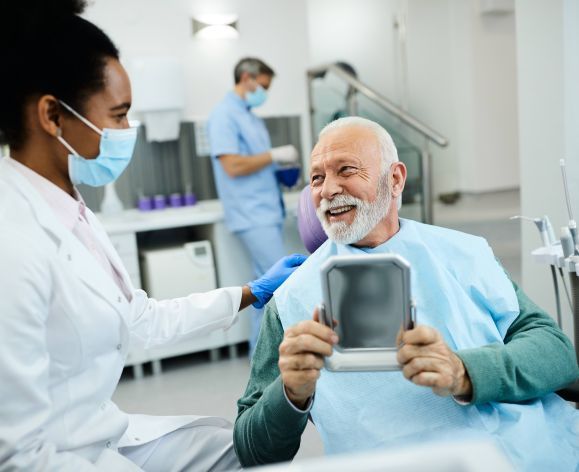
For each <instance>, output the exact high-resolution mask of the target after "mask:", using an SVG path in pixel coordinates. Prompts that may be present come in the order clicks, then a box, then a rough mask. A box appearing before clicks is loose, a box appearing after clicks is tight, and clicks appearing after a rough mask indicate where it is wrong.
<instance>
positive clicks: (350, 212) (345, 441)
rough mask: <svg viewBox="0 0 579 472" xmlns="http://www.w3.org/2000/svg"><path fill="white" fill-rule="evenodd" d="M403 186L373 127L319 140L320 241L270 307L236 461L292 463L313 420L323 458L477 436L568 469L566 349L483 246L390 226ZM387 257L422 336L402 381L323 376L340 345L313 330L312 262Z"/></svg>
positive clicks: (316, 282)
mask: <svg viewBox="0 0 579 472" xmlns="http://www.w3.org/2000/svg"><path fill="white" fill-rule="evenodd" d="M405 178H406V169H405V167H404V164H402V163H400V162H398V157H397V152H396V148H395V147H394V144H393V143H392V140H391V138H390V136H389V135H388V133H387V132H386V131H385V130H384V129H383V128H381V127H380V126H378V125H377V124H375V123H373V122H371V121H368V120H364V119H361V118H343V119H340V120H337V121H335V122H333V123H331V124H330V125H328V126H327V127H326V128H325V129H324V130H323V131H322V132H321V133H320V139H319V142H318V144H317V145H316V147H315V149H314V151H313V153H312V159H311V179H310V185H311V188H312V197H313V200H314V204H315V206H316V208H317V209H318V217H319V218H320V220H321V222H322V224H323V226H324V229H325V231H326V232H327V234H328V236H329V241H327V242H326V243H324V244H323V245H322V246H321V247H320V248H319V249H318V250H317V251H316V252H315V253H314V254H313V255H312V256H310V258H309V259H308V260H307V261H306V263H304V265H302V267H301V268H300V269H298V270H297V271H296V272H295V273H294V274H293V276H292V277H291V278H290V279H288V281H287V282H286V284H285V285H284V286H282V287H281V288H280V289H279V290H278V291H277V292H276V294H275V303H274V302H273V300H272V302H271V303H270V305H268V307H267V309H266V313H265V316H264V321H263V325H262V328H261V334H260V337H259V341H258V344H257V348H256V352H255V356H254V358H253V363H252V370H251V377H250V379H249V383H248V386H247V389H246V392H245V394H244V396H243V397H242V398H241V399H240V400H239V402H238V406H239V414H238V417H237V420H236V423H235V433H234V443H235V449H236V452H237V454H238V457H239V458H240V461H241V463H242V464H243V465H244V466H249V465H256V464H263V463H268V462H276V461H283V460H290V459H292V458H293V456H294V455H295V454H296V452H297V450H298V448H299V444H300V437H301V434H302V432H303V430H304V428H305V426H306V422H307V418H308V417H311V419H312V420H313V422H314V424H315V425H316V428H317V429H318V431H319V432H320V435H321V437H322V440H323V442H324V448H325V450H326V452H327V453H340V452H354V451H360V450H364V449H375V448H381V447H386V446H393V445H397V444H401V443H407V442H410V441H415V440H419V439H428V438H455V439H456V438H459V437H462V436H464V435H465V434H469V433H475V434H478V435H480V434H482V435H485V436H486V435H490V436H491V437H492V438H494V439H495V440H496V442H497V443H498V444H500V445H501V446H502V448H503V449H504V450H505V452H506V453H507V454H508V455H509V457H510V458H511V460H512V461H513V463H514V464H515V465H516V466H517V467H518V468H522V469H525V470H558V471H562V470H569V471H571V470H573V471H574V470H575V468H576V466H577V464H578V463H579V425H578V424H577V423H578V419H579V418H578V414H577V412H576V411H575V410H574V409H573V408H571V407H570V406H569V405H568V404H567V403H566V402H564V401H563V400H562V399H561V398H560V397H558V396H557V395H555V394H554V393H552V392H553V391H554V390H556V389H557V388H560V387H562V386H563V385H565V384H567V383H569V382H571V381H573V380H574V379H575V378H576V377H577V375H578V370H577V364H576V360H575V354H574V351H573V348H572V345H571V343H570V342H569V340H568V339H567V338H566V337H565V336H564V335H563V333H562V332H561V331H560V330H559V329H558V328H557V326H556V325H555V324H554V323H553V321H552V320H551V319H550V317H549V316H548V315H547V314H546V313H544V312H543V311H542V310H541V309H540V308H539V307H537V306H536V305H535V304H533V302H531V300H529V299H528V298H527V296H526V295H525V294H524V293H523V292H522V291H521V290H520V289H519V288H518V287H517V286H516V285H515V284H514V283H512V282H511V281H510V280H509V279H508V277H507V275H506V274H505V272H504V270H502V268H501V266H500V265H499V264H498V263H497V262H496V260H495V258H494V256H493V254H492V251H491V250H490V248H489V246H488V244H487V243H486V241H484V240H483V239H481V238H477V237H474V236H470V235H466V234H463V233H458V232H456V231H451V230H447V229H443V228H438V227H435V226H428V225H423V224H420V223H416V222H413V221H409V220H403V219H400V218H399V217H398V208H397V201H398V200H399V198H400V196H401V194H402V190H403V188H404V182H405ZM387 252H394V253H398V254H401V255H402V256H403V257H404V258H406V259H407V260H408V261H409V262H410V263H411V264H412V267H413V272H412V281H411V282H412V292H413V294H414V298H415V300H416V303H417V321H418V326H417V327H416V328H415V329H413V330H410V331H407V332H405V333H404V334H403V336H402V342H403V347H402V348H401V349H400V350H399V353H398V360H399V362H400V364H401V365H402V366H403V370H402V372H360V373H357V372H350V373H334V372H329V371H326V370H324V369H323V361H324V356H329V355H330V354H331V352H332V346H333V345H334V344H335V343H336V341H337V338H336V335H335V333H334V332H333V331H332V330H330V329H329V328H327V327H325V326H323V325H321V324H320V323H318V322H317V321H318V317H317V313H316V312H315V306H316V305H317V304H318V303H319V302H320V301H321V299H322V295H321V287H320V276H319V267H320V264H321V263H322V262H323V261H324V260H325V259H327V258H328V257H330V256H331V255H334V254H364V253H387ZM312 313H313V320H312ZM314 394H315V395H314Z"/></svg>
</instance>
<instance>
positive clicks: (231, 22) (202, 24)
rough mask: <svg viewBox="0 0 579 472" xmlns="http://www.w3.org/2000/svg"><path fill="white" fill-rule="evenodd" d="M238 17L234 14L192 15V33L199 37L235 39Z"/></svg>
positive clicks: (237, 35)
mask: <svg viewBox="0 0 579 472" xmlns="http://www.w3.org/2000/svg"><path fill="white" fill-rule="evenodd" d="M237 20H238V17H237V15H235V14H215V15H196V16H194V17H193V35H194V36H195V37H196V38H199V39H235V38H238V37H239V31H237Z"/></svg>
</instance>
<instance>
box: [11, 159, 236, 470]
mask: <svg viewBox="0 0 579 472" xmlns="http://www.w3.org/2000/svg"><path fill="white" fill-rule="evenodd" d="M87 218H88V220H89V223H90V225H91V226H92V227H93V228H94V229H95V231H96V234H97V237H98V239H99V240H100V242H101V243H102V245H103V247H104V248H105V250H106V252H107V253H108V255H109V257H110V258H111V260H112V261H113V263H114V264H115V265H116V266H117V267H118V268H120V270H121V272H122V276H123V278H124V281H125V283H126V284H127V286H128V287H130V290H131V291H132V294H133V296H132V300H131V301H130V302H129V301H128V300H127V299H126V298H125V296H124V295H123V294H122V292H121V291H120V289H119V288H118V286H117V285H116V284H115V283H114V281H113V280H112V278H111V277H110V276H109V275H108V274H107V273H106V272H105V270H104V269H103V268H102V267H101V265H100V264H99V263H98V262H97V260H96V259H95V257H93V255H92V254H91V253H90V252H88V250H87V249H86V248H85V246H83V244H82V243H81V242H80V241H79V240H78V239H77V237H75V236H74V235H73V234H72V233H71V232H70V231H69V230H67V229H66V228H65V227H64V226H63V225H62V224H61V223H60V221H59V220H58V219H57V217H56V215H55V214H54V212H53V211H52V210H51V209H50V208H49V206H48V205H47V204H46V203H45V201H44V200H43V199H42V197H41V196H40V194H39V193H38V192H37V191H36V190H35V189H34V188H33V187H32V185H31V184H30V182H29V181H28V180H27V179H26V178H25V177H24V176H22V175H21V174H20V173H19V172H18V171H16V170H15V169H14V168H13V167H12V166H11V165H9V164H8V163H7V162H6V160H5V159H0V471H4V470H14V469H18V470H51V471H52V470H58V471H69V470H70V471H74V472H80V471H84V470H96V468H98V469H99V470H108V471H114V470H131V468H132V467H133V466H132V463H129V461H128V460H127V459H126V458H124V457H123V456H122V455H121V454H119V453H118V452H117V448H118V447H122V446H130V445H138V444H141V443H145V442H148V441H151V440H153V439H156V438H159V437H161V436H163V435H164V434H166V433H168V432H171V431H174V430H176V429H178V428H180V427H182V426H184V425H187V424H190V423H191V422H192V421H195V420H196V419H197V418H198V417H193V416H182V417H151V416H142V415H139V416H132V415H128V414H126V413H124V412H122V411H120V410H119V408H118V407H117V406H116V405H115V404H114V403H113V402H112V401H111V396H112V394H113V392H114V391H115V387H116V386H117V382H118V380H119V377H120V375H121V371H122V369H123V366H124V362H125V358H126V355H127V351H128V348H129V341H130V340H131V342H141V343H142V344H143V345H144V346H145V347H152V346H157V345H162V344H166V343H171V342H176V341H179V340H181V339H187V338H191V337H193V336H199V335H203V334H205V333H209V332H210V331H213V330H215V329H218V328H227V327H228V326H230V325H231V324H232V323H233V322H234V321H235V319H236V316H237V311H238V308H239V304H240V300H241V289H240V288H238V287H235V288H225V289H218V290H214V291H212V292H208V293H205V294H193V295H190V296H188V297H185V298H181V299H176V300H169V301H156V300H154V299H150V298H148V297H147V295H146V293H145V292H143V291H142V290H135V289H134V288H133V286H132V284H131V281H130V280H129V277H128V276H127V274H126V272H125V270H124V268H123V265H122V262H121V260H120V258H119V257H118V255H117V254H116V252H115V250H114V248H113V246H112V244H111V243H110V241H109V239H108V237H107V235H106V233H105V231H104V229H103V228H102V226H101V225H100V223H99V221H98V220H97V219H96V217H95V216H94V215H93V214H92V213H91V212H90V211H87ZM192 406H193V404H192ZM200 421H207V419H201V420H200ZM168 460H170V458H168Z"/></svg>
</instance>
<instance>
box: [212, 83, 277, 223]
mask: <svg viewBox="0 0 579 472" xmlns="http://www.w3.org/2000/svg"><path fill="white" fill-rule="evenodd" d="M207 128H208V133H209V143H210V146H211V163H212V165H213V174H214V176H215V183H216V185H217V193H218V194H219V198H220V199H221V202H222V203H223V208H224V211H225V224H226V226H227V227H228V228H229V230H230V231H245V230H248V229H250V228H255V227H262V226H272V225H279V224H282V222H283V217H284V211H283V208H282V202H281V192H280V189H279V185H278V183H277V179H276V177H275V166H274V165H273V164H272V165H269V166H267V167H264V168H263V169H260V170H258V171H257V172H255V173H253V174H250V175H245V176H240V177H230V176H229V175H227V173H226V172H225V170H224V169H223V166H222V165H221V163H220V162H219V156H222V155H224V154H239V155H242V156H251V155H254V154H260V153H263V152H266V151H269V150H270V149H271V141H270V139H269V134H268V132H267V128H266V127H265V123H264V122H263V120H262V119H261V118H259V117H257V116H256V115H254V114H253V113H252V112H251V110H250V108H249V107H248V106H247V103H246V102H245V100H243V99H242V98H241V97H240V96H239V95H237V94H236V93H235V92H229V93H228V94H227V95H226V96H225V98H224V99H223V100H222V101H221V102H220V103H219V104H218V105H217V106H216V107H215V108H214V109H213V111H212V112H211V115H210V116H209V121H208V123H207Z"/></svg>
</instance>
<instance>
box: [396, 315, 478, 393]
mask: <svg viewBox="0 0 579 472" xmlns="http://www.w3.org/2000/svg"><path fill="white" fill-rule="evenodd" d="M398 340H399V342H400V343H401V344H402V347H401V348H400V349H399V350H398V356H397V357H398V362H399V363H400V365H402V367H403V369H402V373H403V374H404V377H406V378H407V379H408V380H410V381H411V382H413V383H415V384H416V385H422V386H424V387H431V388H432V390H433V391H434V393H436V394H437V395H441V396H447V395H454V396H457V397H466V398H468V397H470V396H471V395H472V384H471V382H470V378H469V376H468V373H467V371H466V369H465V368H464V364H463V363H462V361H461V360H460V358H459V357H458V356H457V355H456V354H455V353H454V352H452V351H451V350H450V348H449V347H448V346H447V345H446V343H445V342H444V340H443V339H442V336H441V334H440V333H439V332H438V331H436V330H435V329H434V328H430V327H428V326H418V327H416V328H414V329H411V330H408V331H405V332H403V333H402V334H401V335H399V338H398Z"/></svg>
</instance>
